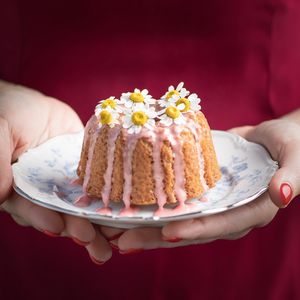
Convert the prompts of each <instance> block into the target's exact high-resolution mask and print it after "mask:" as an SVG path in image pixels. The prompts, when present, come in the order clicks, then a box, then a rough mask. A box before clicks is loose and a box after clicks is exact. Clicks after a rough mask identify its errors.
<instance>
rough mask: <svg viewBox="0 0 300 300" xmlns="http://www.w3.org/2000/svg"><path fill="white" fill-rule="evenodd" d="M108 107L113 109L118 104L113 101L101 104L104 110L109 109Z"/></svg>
mask: <svg viewBox="0 0 300 300" xmlns="http://www.w3.org/2000/svg"><path fill="white" fill-rule="evenodd" d="M108 106H110V107H111V108H116V106H117V103H116V101H115V100H113V99H106V100H104V101H103V102H102V103H101V107H102V108H107V107H108Z"/></svg>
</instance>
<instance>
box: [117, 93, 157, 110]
mask: <svg viewBox="0 0 300 300" xmlns="http://www.w3.org/2000/svg"><path fill="white" fill-rule="evenodd" d="M148 93H149V92H148V90H146V89H144V90H142V91H140V90H139V89H134V91H133V93H130V92H128V93H123V94H122V96H121V99H120V103H121V104H124V106H125V107H126V108H131V107H132V108H133V107H135V106H137V105H138V104H145V105H150V104H154V103H155V100H154V99H153V98H152V96H151V95H148Z"/></svg>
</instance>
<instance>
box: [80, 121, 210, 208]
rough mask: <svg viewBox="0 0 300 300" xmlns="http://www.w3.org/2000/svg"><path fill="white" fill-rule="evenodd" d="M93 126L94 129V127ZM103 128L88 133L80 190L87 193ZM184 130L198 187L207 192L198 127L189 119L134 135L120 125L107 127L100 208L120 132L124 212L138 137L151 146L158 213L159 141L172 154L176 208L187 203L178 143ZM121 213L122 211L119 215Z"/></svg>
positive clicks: (161, 194) (161, 200)
mask: <svg viewBox="0 0 300 300" xmlns="http://www.w3.org/2000/svg"><path fill="white" fill-rule="evenodd" d="M94 127H97V126H94ZM102 128H103V127H101V128H99V127H97V128H95V129H94V131H92V132H91V142H90V147H89V151H88V160H87V164H86V170H85V177H84V182H83V190H84V192H85V193H87V187H88V184H89V181H90V176H91V164H92V161H93V154H94V149H95V145H96V142H97V138H98V135H99V132H100V131H101V130H102ZM186 129H188V130H189V131H190V132H191V133H192V134H193V136H194V139H195V143H196V148H197V155H198V162H199V170H200V180H201V184H202V186H203V187H204V190H207V188H208V187H207V184H206V182H205V178H204V160H203V156H202V149H201V145H200V139H201V127H200V126H199V125H198V124H197V122H194V121H192V119H191V118H189V117H188V118H187V121H186V122H185V123H184V124H182V125H175V124H173V125H171V126H168V127H165V126H163V125H158V126H156V127H154V128H153V129H151V130H150V129H147V128H143V129H142V130H141V131H140V132H139V133H138V134H128V133H127V131H126V130H124V129H122V128H121V126H120V125H117V126H115V127H114V128H111V129H110V130H109V133H108V142H107V168H106V171H105V174H104V187H103V189H102V193H101V195H102V200H103V203H104V207H105V208H107V207H108V204H109V196H110V192H111V186H112V172H113V163H114V153H115V146H116V140H117V138H118V136H119V135H120V133H121V131H122V134H123V136H124V141H125V146H124V151H123V170H124V175H123V176H124V185H123V199H122V200H123V203H124V205H125V211H126V209H127V210H129V209H130V203H131V191H132V157H133V151H134V149H135V147H136V143H137V141H138V140H139V139H141V138H146V139H147V140H149V141H150V142H151V143H152V145H153V150H152V153H153V166H152V167H153V178H154V182H155V191H154V192H155V197H156V199H157V204H158V206H159V210H158V211H161V210H162V209H163V207H164V205H165V204H166V203H167V195H166V192H165V190H164V177H165V174H164V170H163V167H162V163H161V148H162V145H163V142H164V141H165V140H168V141H169V142H170V145H171V148H172V151H173V157H174V160H173V171H174V177H175V182H174V193H175V196H176V199H177V201H178V202H179V205H180V206H182V205H184V203H185V201H186V200H187V194H186V191H185V176H184V169H185V166H184V158H183V153H182V141H181V133H182V131H183V130H186ZM123 213H124V212H123Z"/></svg>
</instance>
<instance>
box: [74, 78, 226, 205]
mask: <svg viewBox="0 0 300 300" xmlns="http://www.w3.org/2000/svg"><path fill="white" fill-rule="evenodd" d="M199 103H200V99H199V98H198V96H197V95H196V94H191V95H189V92H188V91H187V90H186V89H185V88H183V83H180V84H179V85H178V86H177V88H176V89H175V88H174V87H173V86H170V87H169V90H168V91H167V92H166V94H165V95H164V96H163V97H162V98H161V99H160V100H154V99H153V98H152V97H151V96H150V95H149V94H148V91H147V90H142V91H140V90H138V89H135V90H134V92H132V93H123V94H122V96H121V99H120V100H118V99H115V98H114V97H110V98H108V99H106V100H103V101H100V102H99V104H98V105H97V106H96V109H95V115H93V116H92V117H91V119H90V120H89V121H88V123H87V125H86V128H85V133H84V142H83V147H82V152H81V158H80V162H79V166H78V169H77V174H78V176H79V181H80V182H81V183H82V184H83V189H84V192H85V193H86V194H87V195H88V196H91V197H98V198H100V199H102V200H103V203H104V206H108V205H109V203H110V201H112V202H120V201H123V203H124V205H125V207H129V206H130V205H131V204H136V205H149V204H158V206H159V207H161V208H162V207H163V206H164V205H165V204H166V203H183V202H184V201H185V200H187V199H192V198H196V197H201V195H203V193H204V192H206V191H207V190H208V189H209V188H211V187H213V186H215V183H216V181H217V180H218V179H219V178H220V177H221V172H220V169H219V166H218V163H217V158H216V154H215V150H214V146H213V142H212V138H211V133H210V128H209V125H208V123H207V121H206V118H205V117H204V115H203V113H202V112H201V111H200V109H201V107H200V105H199Z"/></svg>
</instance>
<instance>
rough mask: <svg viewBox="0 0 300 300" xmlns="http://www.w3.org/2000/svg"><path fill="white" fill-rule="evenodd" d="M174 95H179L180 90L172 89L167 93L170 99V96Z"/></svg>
mask: <svg viewBox="0 0 300 300" xmlns="http://www.w3.org/2000/svg"><path fill="white" fill-rule="evenodd" d="M174 95H177V96H179V92H178V91H177V90H174V91H171V92H169V93H168V94H167V97H166V98H167V99H168V100H169V99H170V98H172V97H173V96H174Z"/></svg>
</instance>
